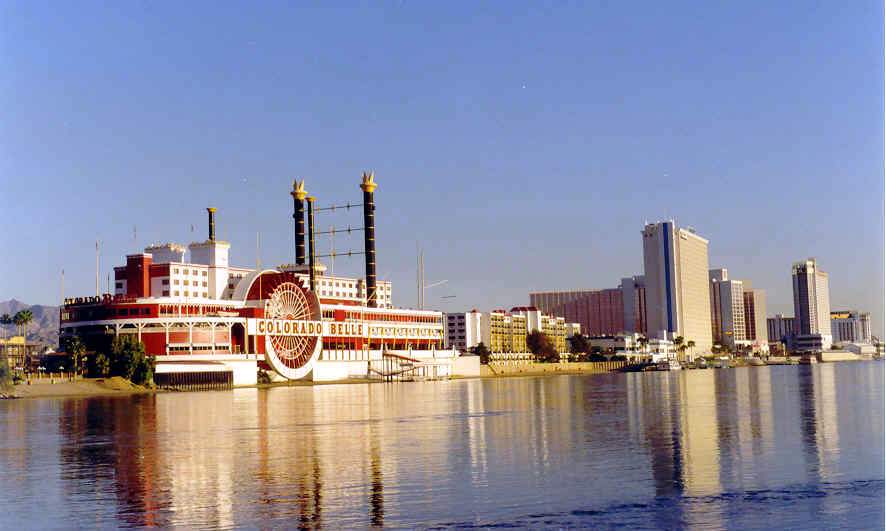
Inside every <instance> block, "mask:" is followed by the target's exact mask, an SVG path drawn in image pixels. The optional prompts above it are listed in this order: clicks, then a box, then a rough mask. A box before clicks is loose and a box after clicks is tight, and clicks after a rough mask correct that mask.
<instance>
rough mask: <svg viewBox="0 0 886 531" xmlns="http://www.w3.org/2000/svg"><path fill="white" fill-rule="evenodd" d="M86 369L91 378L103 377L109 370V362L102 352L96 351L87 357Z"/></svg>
mask: <svg viewBox="0 0 886 531" xmlns="http://www.w3.org/2000/svg"><path fill="white" fill-rule="evenodd" d="M87 371H88V373H89V376H91V377H92V378H105V377H107V376H108V374H109V373H110V371H111V362H110V361H109V360H108V357H107V356H105V354H104V353H102V352H97V353H96V354H95V355H94V356H92V357H91V358H89V363H88V364H87Z"/></svg>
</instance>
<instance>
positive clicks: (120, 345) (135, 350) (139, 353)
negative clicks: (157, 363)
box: [109, 335, 154, 385]
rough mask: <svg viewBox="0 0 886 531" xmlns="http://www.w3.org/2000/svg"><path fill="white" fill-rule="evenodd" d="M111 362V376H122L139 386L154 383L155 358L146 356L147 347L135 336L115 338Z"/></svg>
mask: <svg viewBox="0 0 886 531" xmlns="http://www.w3.org/2000/svg"><path fill="white" fill-rule="evenodd" d="M109 361H110V365H111V376H122V377H123V378H126V379H127V380H129V381H131V382H132V383H134V384H138V385H144V384H148V383H153V382H154V358H153V357H150V356H147V355H146V354H145V346H144V345H143V344H142V343H141V342H140V341H139V340H138V339H136V338H135V337H133V336H130V335H125V336H117V337H115V338H114V340H113V341H112V342H111V356H110V360H109Z"/></svg>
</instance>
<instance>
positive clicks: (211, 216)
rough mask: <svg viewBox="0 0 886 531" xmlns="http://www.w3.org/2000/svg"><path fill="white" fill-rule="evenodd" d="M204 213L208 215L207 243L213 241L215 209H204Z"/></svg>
mask: <svg viewBox="0 0 886 531" xmlns="http://www.w3.org/2000/svg"><path fill="white" fill-rule="evenodd" d="M206 212H208V213H209V241H211V242H214V241H215V209H214V208H213V207H209V208H207V209H206Z"/></svg>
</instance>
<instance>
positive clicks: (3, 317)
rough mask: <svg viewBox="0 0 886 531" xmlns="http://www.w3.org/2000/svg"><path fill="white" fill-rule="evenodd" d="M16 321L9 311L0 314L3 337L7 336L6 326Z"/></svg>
mask: <svg viewBox="0 0 886 531" xmlns="http://www.w3.org/2000/svg"><path fill="white" fill-rule="evenodd" d="M13 322H14V321H13V320H12V317H11V316H10V315H9V314H8V313H4V314H3V315H0V325H3V337H4V338H6V327H7V326H9V325H11V324H12V323H13Z"/></svg>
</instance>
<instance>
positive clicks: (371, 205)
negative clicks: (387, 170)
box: [360, 172, 378, 308]
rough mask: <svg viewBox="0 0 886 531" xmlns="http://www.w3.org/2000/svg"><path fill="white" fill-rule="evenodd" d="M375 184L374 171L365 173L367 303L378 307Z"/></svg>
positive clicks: (362, 187)
mask: <svg viewBox="0 0 886 531" xmlns="http://www.w3.org/2000/svg"><path fill="white" fill-rule="evenodd" d="M377 187H378V185H377V184H375V174H374V173H365V172H364V173H363V182H361V183H360V188H361V189H362V190H363V250H364V255H365V256H366V305H367V306H369V307H370V308H376V307H378V298H377V295H376V288H375V193H374V192H375V189H376V188H377Z"/></svg>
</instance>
